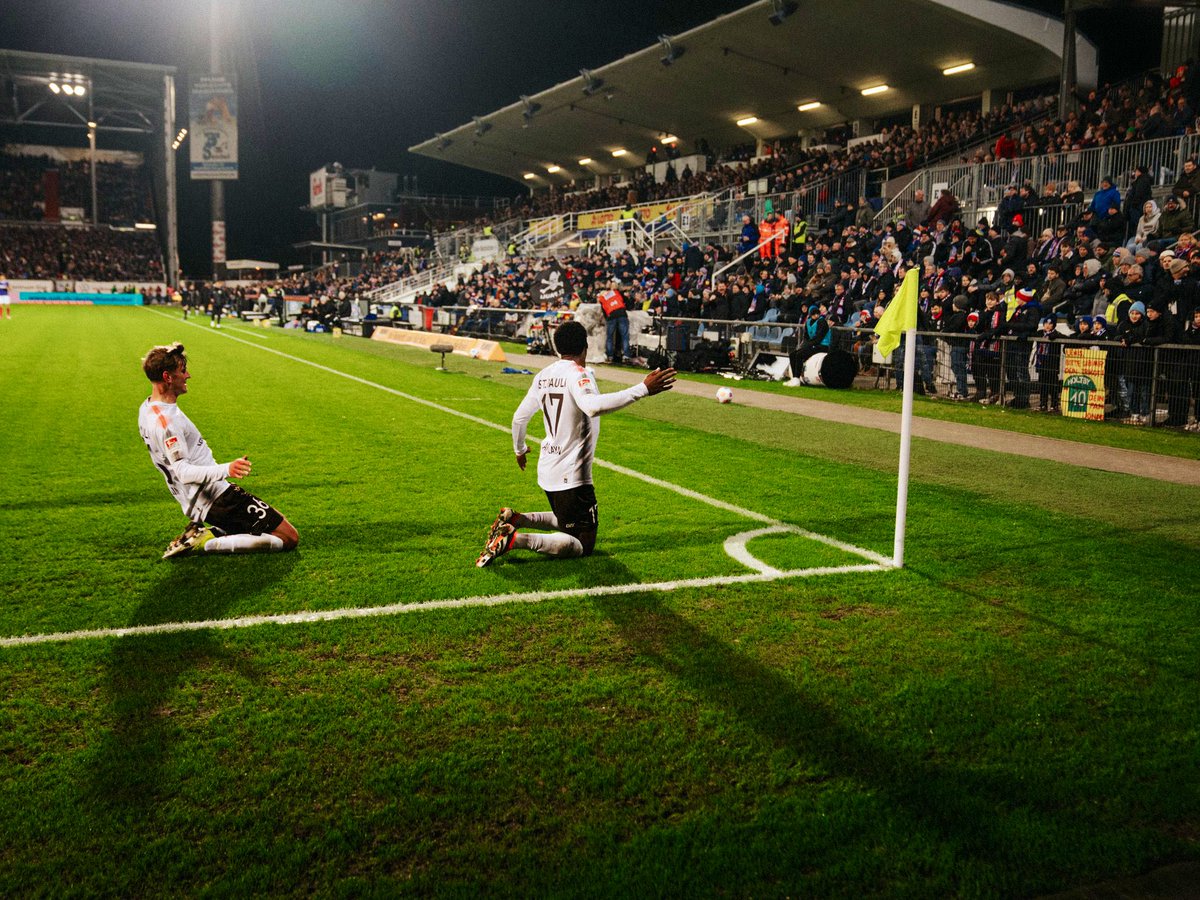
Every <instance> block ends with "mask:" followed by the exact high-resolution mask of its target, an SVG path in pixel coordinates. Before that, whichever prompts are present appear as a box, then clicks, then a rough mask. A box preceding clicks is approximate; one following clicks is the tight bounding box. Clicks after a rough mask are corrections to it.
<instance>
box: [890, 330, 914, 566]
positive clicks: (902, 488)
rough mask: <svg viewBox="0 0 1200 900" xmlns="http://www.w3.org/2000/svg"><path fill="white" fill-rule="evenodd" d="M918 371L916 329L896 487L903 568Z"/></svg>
mask: <svg viewBox="0 0 1200 900" xmlns="http://www.w3.org/2000/svg"><path fill="white" fill-rule="evenodd" d="M916 369H917V329H916V328H909V329H908V330H907V331H905V332H904V406H903V408H902V411H901V413H900V472H899V483H898V484H897V485H896V538H895V542H894V543H893V545H892V565H893V566H895V567H896V568H897V569H902V568H904V528H905V524H906V522H907V519H908V461H909V457H910V456H911V454H912V412H913V377H914V375H915V374H916Z"/></svg>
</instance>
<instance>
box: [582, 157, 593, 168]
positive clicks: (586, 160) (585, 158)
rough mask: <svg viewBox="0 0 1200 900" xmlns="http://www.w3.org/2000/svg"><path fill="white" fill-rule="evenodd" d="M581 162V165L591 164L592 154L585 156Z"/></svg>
mask: <svg viewBox="0 0 1200 900" xmlns="http://www.w3.org/2000/svg"><path fill="white" fill-rule="evenodd" d="M579 164H580V165H581V166H590V165H591V164H592V158H591V157H590V156H585V157H584V158H583V159H581V160H580V161H579Z"/></svg>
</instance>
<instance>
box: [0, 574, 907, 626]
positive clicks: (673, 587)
mask: <svg viewBox="0 0 1200 900" xmlns="http://www.w3.org/2000/svg"><path fill="white" fill-rule="evenodd" d="M759 565H761V563H760V564H759ZM890 568H892V567H891V566H888V565H876V564H874V563H862V564H859V565H851V566H820V567H817V568H812V569H791V570H789V571H786V572H779V571H777V570H774V569H772V570H771V571H770V572H751V573H749V574H746V575H714V576H711V577H708V578H685V579H681V580H678V581H658V582H648V583H645V584H605V585H599V586H597V587H588V588H567V589H565V590H559V591H529V592H525V593H515V594H492V595H490V596H479V597H458V598H455V599H452V600H429V601H427V602H425V603H392V604H389V605H387V606H355V607H347V608H344V609H326V610H318V611H314V612H298V613H281V614H279V615H273V616H242V617H240V618H236V619H207V620H204V621H197V622H164V623H162V624H160V625H132V626H130V627H128V628H98V629H94V630H91V631H64V632H59V633H57V634H30V635H24V636H22V637H9V638H0V647H23V646H27V645H29V644H49V643H56V642H63V641H82V640H91V639H95V638H124V637H135V636H138V635H148V634H177V633H179V632H184V631H204V630H207V629H210V628H211V629H231V628H252V627H254V626H256V625H300V624H305V623H312V622H336V621H339V620H341V619H366V618H370V617H372V616H394V615H400V614H402V613H410V612H423V611H425V610H430V609H458V608H461V607H467V606H500V605H501V604H504V603H541V602H543V601H545V600H559V599H564V598H569V597H613V596H619V595H621V594H640V593H650V592H664V591H677V590H680V589H683V588H698V587H717V586H721V585H728V584H753V583H756V582H766V581H778V580H779V579H781V578H812V577H814V576H818V575H839V574H842V573H848V572H880V571H883V570H885V569H890Z"/></svg>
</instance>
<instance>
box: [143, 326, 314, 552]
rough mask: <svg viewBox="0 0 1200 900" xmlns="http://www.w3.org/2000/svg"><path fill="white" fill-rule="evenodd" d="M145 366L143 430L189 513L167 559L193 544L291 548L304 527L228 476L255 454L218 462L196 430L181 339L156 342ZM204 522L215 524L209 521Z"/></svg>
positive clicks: (241, 470) (208, 548)
mask: <svg viewBox="0 0 1200 900" xmlns="http://www.w3.org/2000/svg"><path fill="white" fill-rule="evenodd" d="M142 370H143V371H144V372H145V373H146V377H147V378H149V379H150V384H151V385H152V387H151V390H150V396H149V397H147V398H146V400H145V401H144V402H143V403H142V406H141V409H140V410H139V412H138V430H139V431H140V432H141V434H142V440H143V441H145V442H146V449H148V450H149V451H150V459H151V461H152V462H153V463H154V465H155V466H157V467H158V470H159V471H160V472H162V474H163V477H164V478H165V479H166V480H167V487H168V488H169V489H170V491H171V495H172V496H173V497H174V498H175V499H176V500H177V501H178V502H179V505H180V507H181V508H182V509H183V514H184V515H185V516H187V517H188V519H189V522H188V526H187V528H185V529H184V532H183V534H181V535H180V536H179V537H177V538H176V539H175V540H173V541H172V542H171V543H170V544H169V545H168V546H167V549H166V552H165V553H163V559H170V558H171V557H173V556H182V555H184V554H187V553H191V552H192V551H194V550H203V551H204V552H205V553H252V552H256V551H257V552H261V551H267V552H271V551H279V550H291V549H293V548H294V547H295V546H296V544H297V543H298V542H299V540H300V535H299V534H298V533H297V532H296V529H295V528H294V527H293V526H292V523H291V522H289V521H288V520H287V519H285V518H284V517H283V515H282V514H281V513H280V512H279V511H278V510H277V509H275V508H274V507H273V506H271V504H269V503H267V502H266V501H265V500H262V499H260V498H258V497H256V496H254V495H253V494H251V493H250V492H249V491H246V490H244V489H243V488H241V487H240V486H238V485H236V484H230V483H229V482H228V481H227V480H226V479H227V478H245V477H246V476H247V475H249V474H250V460H249V459H247V458H246V457H244V456H243V457H241V458H239V459H235V460H233V462H228V463H224V464H222V465H218V464H217V461H216V459H214V458H213V453H212V450H211V449H209V446H208V444H207V443H205V441H204V438H203V437H202V436H201V435H200V432H199V430H197V428H196V426H195V425H193V424H192V420H191V419H189V418H188V417H187V415H185V414H184V412H183V410H181V409H180V408H179V406H178V401H179V397H180V396H181V395H183V394H186V393H187V390H188V385H187V383H188V379H189V378H191V377H192V375H191V372H189V371H188V361H187V356H186V355H185V353H184V350H183V344H180V343H174V344H171V345H170V346H161V347H154V348H152V349H151V350H150V352H149V353H147V354H146V358H145V359H143V360H142ZM206 522H207V523H208V525H209V526H211V527H206V526H205V523H206ZM217 532H219V535H218V534H217Z"/></svg>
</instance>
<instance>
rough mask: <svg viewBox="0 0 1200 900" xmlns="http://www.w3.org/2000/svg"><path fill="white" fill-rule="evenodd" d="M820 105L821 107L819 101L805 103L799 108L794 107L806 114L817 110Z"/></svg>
mask: <svg viewBox="0 0 1200 900" xmlns="http://www.w3.org/2000/svg"><path fill="white" fill-rule="evenodd" d="M820 105H821V103H820V101H819V100H810V101H808V102H807V103H801V104H800V105H799V106H797V107H796V109H798V110H800V112H808V111H809V110H810V109H817V108H819V107H820Z"/></svg>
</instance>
